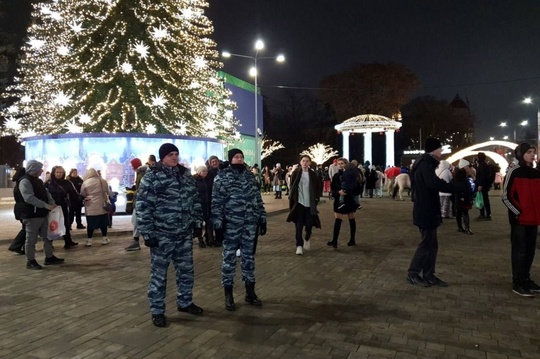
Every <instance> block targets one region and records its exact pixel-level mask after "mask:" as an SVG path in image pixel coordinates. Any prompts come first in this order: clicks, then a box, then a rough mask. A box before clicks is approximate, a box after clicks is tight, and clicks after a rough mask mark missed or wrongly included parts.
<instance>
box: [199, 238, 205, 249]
mask: <svg viewBox="0 0 540 359" xmlns="http://www.w3.org/2000/svg"><path fill="white" fill-rule="evenodd" d="M199 247H200V248H206V244H205V243H204V239H203V238H202V237H199Z"/></svg>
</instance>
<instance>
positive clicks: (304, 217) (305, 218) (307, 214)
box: [295, 203, 313, 247]
mask: <svg viewBox="0 0 540 359" xmlns="http://www.w3.org/2000/svg"><path fill="white" fill-rule="evenodd" d="M297 206H298V209H297V212H296V218H295V221H296V223H295V225H296V246H297V247H298V246H300V247H302V246H303V245H304V239H303V238H302V230H303V229H304V227H306V235H307V237H309V236H311V230H312V228H313V223H312V221H311V211H310V210H309V207H304V206H302V205H301V204H300V203H298V204H297Z"/></svg>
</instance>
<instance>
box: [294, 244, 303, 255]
mask: <svg viewBox="0 0 540 359" xmlns="http://www.w3.org/2000/svg"><path fill="white" fill-rule="evenodd" d="M296 254H298V255H299V256H301V255H302V254H304V250H303V249H302V246H298V247H296Z"/></svg>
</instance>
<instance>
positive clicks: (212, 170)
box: [204, 155, 228, 247]
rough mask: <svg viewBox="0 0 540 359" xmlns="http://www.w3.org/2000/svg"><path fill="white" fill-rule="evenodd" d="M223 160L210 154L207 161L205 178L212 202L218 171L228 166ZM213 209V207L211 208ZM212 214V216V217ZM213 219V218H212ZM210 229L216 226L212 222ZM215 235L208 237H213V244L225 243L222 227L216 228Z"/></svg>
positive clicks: (209, 198)
mask: <svg viewBox="0 0 540 359" xmlns="http://www.w3.org/2000/svg"><path fill="white" fill-rule="evenodd" d="M227 165H228V163H227ZM227 165H225V164H224V163H223V162H222V161H220V160H219V158H218V156H214V155H212V156H210V157H208V160H207V161H206V168H208V175H207V176H206V177H205V178H204V181H205V182H206V187H207V189H208V200H209V201H210V202H212V191H213V188H214V178H216V176H217V174H218V172H219V171H220V170H221V169H223V168H224V167H226V166H227ZM210 211H212V209H210ZM210 214H211V213H210ZM211 217H212V216H210V218H211ZM210 221H211V219H210ZM210 224H211V226H210V230H211V229H212V228H213V227H214V225H213V224H212V223H210ZM214 233H215V234H214V236H212V237H210V232H209V233H208V234H209V237H208V238H213V239H212V240H211V241H210V243H211V245H212V246H216V247H221V246H222V245H223V236H224V232H223V229H222V228H214Z"/></svg>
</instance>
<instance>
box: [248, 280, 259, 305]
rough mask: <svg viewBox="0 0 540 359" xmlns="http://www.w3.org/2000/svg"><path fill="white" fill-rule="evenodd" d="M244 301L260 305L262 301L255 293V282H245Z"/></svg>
mask: <svg viewBox="0 0 540 359" xmlns="http://www.w3.org/2000/svg"><path fill="white" fill-rule="evenodd" d="M246 302H248V303H249V304H251V305H254V306H256V307H261V306H262V302H261V300H260V299H259V297H257V294H255V283H246Z"/></svg>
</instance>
